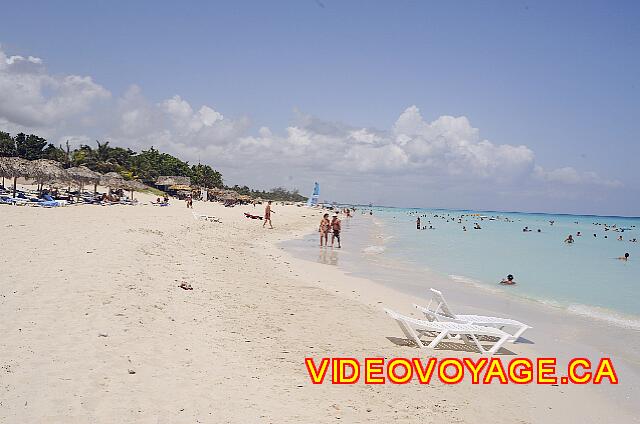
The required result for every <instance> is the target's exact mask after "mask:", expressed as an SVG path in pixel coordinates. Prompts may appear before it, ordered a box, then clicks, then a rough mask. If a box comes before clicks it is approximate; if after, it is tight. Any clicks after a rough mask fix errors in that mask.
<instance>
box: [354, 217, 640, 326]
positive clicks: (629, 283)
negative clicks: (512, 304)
mask: <svg viewBox="0 0 640 424" xmlns="http://www.w3.org/2000/svg"><path fill="white" fill-rule="evenodd" d="M372 210H373V215H372V218H373V222H374V223H375V227H376V228H375V230H374V231H377V232H378V235H377V237H376V243H373V244H371V245H370V246H366V247H364V248H363V249H362V253H363V254H366V255H380V256H381V257H384V258H388V259H395V260H398V261H402V262H403V263H406V264H412V263H413V264H415V265H418V266H420V267H427V268H429V269H431V270H433V271H436V272H438V273H442V274H446V275H447V276H448V277H449V278H450V279H451V280H452V281H453V282H457V283H461V284H471V285H475V286H477V287H480V288H484V289H488V290H494V291H502V292H505V293H508V294H509V295H514V296H519V297H524V298H528V299H531V300H535V301H540V302H544V303H547V304H550V305H552V306H557V307H562V308H566V309H567V310H568V311H570V312H573V313H577V314H581V315H588V316H593V317H596V318H598V319H603V320H607V321H610V322H612V323H614V324H616V325H621V326H625V327H629V328H634V329H640V302H639V301H640V243H634V242H631V241H630V240H631V239H633V238H637V239H640V218H625V217H600V216H578V215H549V214H533V213H505V212H482V211H470V210H467V211H458V210H456V211H453V210H441V209H437V210H436V209H399V208H376V207H374V208H372ZM368 211H369V209H366V211H365V209H361V210H359V211H358V212H357V213H358V214H360V213H365V214H366V215H369V213H368ZM474 215H475V216H474ZM478 215H479V216H478ZM417 216H420V217H421V221H422V222H421V224H422V225H423V226H425V225H426V226H427V228H429V226H432V227H433V229H425V230H417V229H416V217H417ZM460 220H461V222H460ZM550 221H554V224H553V225H551V223H550ZM474 223H478V224H479V225H480V226H481V228H482V229H480V230H475V229H473V227H474ZM605 224H606V225H607V226H608V228H610V229H609V230H606V228H607V227H605ZM463 226H466V228H467V231H463ZM613 226H615V228H613ZM524 227H528V228H530V229H531V230H532V231H531V232H523V231H522V230H523V228H524ZM538 229H540V232H538V231H537V230H538ZM623 229H624V231H622V230H623ZM578 232H581V234H582V236H576V234H577V233H578ZM569 234H572V235H573V238H574V239H575V242H574V243H572V244H567V243H564V240H565V238H566V237H567V235H569ZM594 234H595V236H594ZM619 236H622V238H623V240H622V241H619V240H618V237H619ZM625 252H628V253H629V254H630V260H629V261H626V262H625V261H621V260H618V259H616V258H617V257H620V256H623V255H624V253H625ZM507 274H513V275H514V276H515V280H516V281H517V285H516V286H507V287H505V286H501V285H499V284H497V283H498V281H500V280H501V279H502V278H504V277H506V275H507Z"/></svg>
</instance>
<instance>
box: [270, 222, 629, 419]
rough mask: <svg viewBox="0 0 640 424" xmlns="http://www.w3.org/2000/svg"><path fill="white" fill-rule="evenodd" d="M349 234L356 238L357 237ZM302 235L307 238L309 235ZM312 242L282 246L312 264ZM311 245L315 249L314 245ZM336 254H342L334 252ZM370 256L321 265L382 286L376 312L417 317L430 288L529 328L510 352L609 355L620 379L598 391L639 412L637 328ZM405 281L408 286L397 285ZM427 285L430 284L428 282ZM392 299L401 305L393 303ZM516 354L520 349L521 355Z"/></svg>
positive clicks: (458, 306) (459, 306)
mask: <svg viewBox="0 0 640 424" xmlns="http://www.w3.org/2000/svg"><path fill="white" fill-rule="evenodd" d="M354 219H364V220H369V221H371V223H372V224H374V223H375V221H376V218H375V217H369V216H365V215H362V216H360V215H356V218H354ZM378 224H379V223H378ZM358 229H361V228H358ZM312 234H315V233H312ZM343 235H345V236H347V237H349V233H345V232H344V231H343ZM353 236H354V237H355V238H357V237H358V235H353ZM306 237H310V234H307V235H306ZM364 237H368V238H369V240H368V241H367V242H364V243H362V242H361V243H359V244H358V245H357V246H358V248H362V246H365V245H370V242H371V241H372V240H374V237H373V230H372V229H369V234H368V235H365V236H364ZM378 238H379V236H378ZM383 238H384V236H383ZM311 244H312V243H309V246H305V247H301V245H300V244H295V243H294V244H292V243H291V242H289V243H286V242H285V243H282V244H281V246H283V247H284V249H285V251H288V253H289V254H290V255H292V256H293V257H295V258H297V259H299V260H302V261H305V262H310V261H311V259H310V256H308V255H307V252H305V251H306V250H308V249H311V246H310V245H311ZM314 247H315V248H318V246H314ZM340 253H342V252H339V253H338V254H340ZM368 256H369V257H370V255H367V254H366V253H365V252H362V251H361V252H356V253H355V254H353V255H351V256H350V259H351V260H350V261H345V260H342V261H340V262H338V261H337V260H336V261H335V264H334V265H336V266H328V265H326V264H321V265H322V266H324V267H325V268H330V269H331V268H337V269H338V270H339V271H340V272H341V273H342V274H344V276H345V277H355V278H358V279H362V280H364V281H368V283H369V285H370V287H367V283H365V284H364V285H363V287H361V288H360V290H361V291H363V292H377V291H378V290H379V289H380V288H384V291H383V292H384V293H385V296H384V297H385V298H386V299H384V301H383V303H380V302H381V300H376V301H375V302H376V303H370V305H372V306H377V307H378V309H380V310H381V307H382V306H385V307H391V309H393V310H396V311H397V312H400V313H403V314H405V315H409V316H414V317H416V318H420V316H419V314H418V313H414V311H415V310H414V309H413V308H411V303H419V304H422V305H426V304H427V303H428V302H429V299H430V296H429V295H428V290H429V287H433V288H436V289H438V290H441V291H442V292H443V294H444V295H445V297H446V299H447V301H448V303H449V304H450V306H452V307H453V308H454V310H455V311H460V312H463V313H473V314H479V315H492V316H500V317H507V318H515V319H518V320H519V321H521V322H524V323H526V324H529V325H531V326H532V327H534V328H532V329H530V330H527V332H526V333H525V334H524V336H523V337H522V338H521V340H520V341H519V343H516V344H514V345H513V346H514V349H513V350H514V352H516V354H518V355H520V356H529V357H544V356H551V357H558V360H559V362H560V361H563V360H564V361H568V360H569V359H570V358H573V357H580V356H587V357H592V358H595V357H602V356H611V357H612V359H613V361H614V365H615V366H616V370H617V372H618V375H619V376H621V383H620V384H619V385H618V386H609V387H608V388H607V389H606V390H603V391H602V393H603V394H604V396H606V397H607V398H608V399H609V400H610V401H612V402H614V403H615V404H616V405H619V406H622V407H623V408H625V409H628V410H630V411H635V413H638V411H639V409H638V407H637V404H636V402H635V399H636V398H637V394H638V393H640V380H639V379H640V358H639V357H638V355H637V352H638V351H640V337H638V336H639V335H640V334H639V333H638V330H636V329H633V328H628V327H621V326H617V325H615V324H613V323H611V322H609V321H605V320H595V321H594V320H593V319H590V318H591V317H585V316H584V315H580V314H574V313H572V312H571V311H568V310H566V309H563V308H558V307H554V306H553V305H550V304H545V303H543V302H540V301H537V300H535V299H529V298H526V297H521V296H513V295H509V294H508V293H504V292H502V291H498V290H491V289H488V288H486V287H477V286H476V285H474V284H469V283H466V282H455V283H454V280H453V279H451V278H450V276H448V275H446V274H440V273H438V272H435V271H432V270H428V269H424V268H422V267H420V268H418V267H417V265H416V264H410V263H403V262H398V261H396V260H394V259H389V258H385V261H384V262H383V263H380V262H378V261H375V260H373V261H368V262H367V257H368ZM354 258H355V259H354ZM354 261H355V262H356V263H357V262H359V261H363V262H366V265H361V264H354ZM407 270H408V271H407ZM336 278H338V277H336ZM403 278H405V279H406V280H408V281H411V282H410V283H406V281H405V282H404V283H403V282H400V280H401V279H403ZM338 279H339V278H338ZM427 281H428V282H429V283H426V282H427ZM452 283H453V284H452ZM396 298H397V299H403V301H401V302H396V301H395V299H396ZM389 305H391V306H389ZM558 323H561V324H558ZM520 350H523V351H522V352H520Z"/></svg>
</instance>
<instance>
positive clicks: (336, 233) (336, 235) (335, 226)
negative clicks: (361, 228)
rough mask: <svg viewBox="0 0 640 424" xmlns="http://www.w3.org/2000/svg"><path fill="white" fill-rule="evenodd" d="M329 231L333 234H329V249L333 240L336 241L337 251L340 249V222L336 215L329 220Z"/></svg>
mask: <svg viewBox="0 0 640 424" xmlns="http://www.w3.org/2000/svg"><path fill="white" fill-rule="evenodd" d="M331 229H332V230H333V233H332V234H331V247H333V240H334V239H335V240H338V249H340V248H342V246H341V245H340V231H341V230H342V225H341V224H340V220H339V219H338V214H334V215H333V219H332V220H331Z"/></svg>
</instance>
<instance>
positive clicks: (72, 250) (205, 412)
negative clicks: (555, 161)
mask: <svg viewBox="0 0 640 424" xmlns="http://www.w3.org/2000/svg"><path fill="white" fill-rule="evenodd" d="M139 196H140V199H141V201H142V202H145V201H148V200H149V199H151V198H152V196H146V195H142V194H140V195H139ZM252 210H253V208H252V207H251V206H246V207H236V208H225V207H223V206H222V205H220V204H216V203H204V202H194V211H195V212H197V213H202V214H208V215H214V216H216V217H218V218H220V219H221V221H222V223H221V224H218V223H213V222H205V221H202V220H196V219H194V217H193V216H192V214H191V211H190V210H188V209H186V208H185V206H184V203H183V202H179V201H173V202H172V205H171V206H169V207H165V208H159V207H151V206H149V205H139V206H104V207H103V206H91V205H81V206H78V207H72V208H64V207H63V208H55V209H46V210H45V209H41V208H21V207H14V206H2V207H0V214H1V216H2V218H3V220H2V226H1V227H0V231H2V238H3V250H2V256H0V260H1V261H2V267H3V269H4V270H5V272H4V274H3V275H4V277H5V278H6V279H7V281H8V284H3V285H0V313H1V314H2V316H4V317H8V319H5V320H3V321H2V322H0V333H1V334H3V337H2V339H1V340H0V352H2V354H1V355H0V366H2V372H3V374H2V383H3V388H4V390H3V391H2V394H1V395H0V403H1V406H0V421H7V422H24V423H59V422H89V421H90V422H96V423H110V422H113V421H118V422H136V423H137V422H185V423H187V422H197V421H199V422H206V423H217V422H336V420H343V422H345V421H346V422H388V421H392V420H400V421H403V422H416V423H424V422H437V423H440V422H442V423H450V422H472V423H473V422H485V421H487V420H491V422H500V423H512V422H517V421H520V422H541V421H548V420H549V419H554V420H557V421H562V420H564V421H567V420H569V421H571V420H572V419H573V420H574V421H575V416H576V415H579V416H581V417H584V420H583V422H602V421H603V420H605V419H617V420H618V421H620V422H631V421H632V420H633V417H634V415H633V414H631V413H630V412H629V411H626V410H622V409H621V408H618V407H617V406H616V405H615V404H614V403H612V402H610V401H608V400H607V399H604V398H602V396H600V394H599V393H597V390H595V388H593V387H592V386H589V387H574V386H564V387H562V386H561V387H549V386H533V385H526V386H514V385H507V386H502V385H499V384H491V385H486V386H482V387H481V388H480V387H477V386H473V385H471V384H470V383H468V382H463V383H462V384H458V385H454V386H449V385H444V384H442V383H439V382H433V383H432V384H429V385H417V384H409V385H405V386H397V385H392V384H386V385H381V386H375V387H372V386H370V385H364V384H357V385H353V386H336V385H331V384H327V383H325V384H323V385H319V386H318V385H313V384H312V383H311V382H310V379H309V376H308V374H307V370H306V368H305V366H304V358H305V357H314V358H321V357H338V356H352V357H356V358H364V357H365V356H380V357H385V358H390V357H407V356H413V355H416V356H434V357H439V358H442V357H451V356H459V355H461V354H464V355H467V356H472V357H479V355H478V354H477V353H474V352H464V351H463V352H460V351H451V350H435V351H431V350H424V351H418V350H416V349H415V348H411V347H407V346H402V345H398V344H396V343H394V342H392V340H396V339H398V338H400V337H401V336H402V334H401V333H400V330H399V329H398V327H397V325H396V324H395V322H393V321H392V320H390V319H389V318H388V317H387V316H386V315H385V314H384V313H383V312H382V310H381V308H380V307H381V304H382V303H384V304H385V306H389V307H391V308H396V309H398V310H399V311H403V310H406V309H402V308H404V307H405V306H407V305H408V303H407V302H410V301H411V300H412V299H413V300H415V298H414V297H412V296H408V295H404V294H402V293H397V292H395V291H393V290H390V289H389V288H385V287H383V286H380V285H377V284H376V283H375V282H372V281H370V280H367V279H364V278H358V277H356V276H353V275H348V274H345V273H344V272H343V271H342V270H341V269H338V268H337V267H327V266H325V265H323V264H318V263H313V262H308V261H305V260H302V259H299V258H295V257H293V256H292V255H290V254H289V253H287V252H286V251H285V250H284V249H283V248H282V247H281V246H280V244H279V243H282V242H283V241H285V240H289V239H291V238H295V237H304V236H305V235H307V234H309V232H310V231H313V230H314V229H316V228H317V222H318V220H319V213H320V212H319V211H314V210H312V209H307V208H297V207H294V206H284V207H283V206H278V205H275V206H274V211H275V215H274V227H275V229H273V230H270V229H264V228H262V225H261V223H260V221H254V220H249V219H246V218H244V216H243V212H245V211H252ZM256 210H259V209H257V208H256ZM43 234H46V237H43ZM345 253H346V254H348V253H349V252H348V251H345ZM181 282H188V283H189V284H191V285H192V286H193V290H183V289H182V288H180V287H179V285H180V284H181ZM378 302H382V303H378ZM515 346H517V349H515V348H514V351H515V352H516V353H517V354H518V355H519V356H524V355H526V354H527V353H526V352H528V350H525V349H524V347H525V346H526V345H523V348H520V345H515ZM508 347H510V346H508ZM608 387H609V386H603V388H608ZM576 404H580V405H581V406H580V408H579V409H578V410H572V409H570V408H567V405H576ZM480 405H482V406H483V408H479V406H480ZM496 411H500V413H499V414H496ZM550 417H551V418H550Z"/></svg>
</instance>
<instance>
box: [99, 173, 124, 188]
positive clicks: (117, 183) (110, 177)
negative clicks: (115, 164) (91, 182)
mask: <svg viewBox="0 0 640 424" xmlns="http://www.w3.org/2000/svg"><path fill="white" fill-rule="evenodd" d="M124 184H125V180H124V178H122V175H120V174H118V173H117V172H107V173H106V174H104V175H102V176H100V185H102V186H105V187H109V188H123V187H124Z"/></svg>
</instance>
